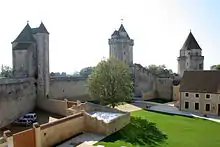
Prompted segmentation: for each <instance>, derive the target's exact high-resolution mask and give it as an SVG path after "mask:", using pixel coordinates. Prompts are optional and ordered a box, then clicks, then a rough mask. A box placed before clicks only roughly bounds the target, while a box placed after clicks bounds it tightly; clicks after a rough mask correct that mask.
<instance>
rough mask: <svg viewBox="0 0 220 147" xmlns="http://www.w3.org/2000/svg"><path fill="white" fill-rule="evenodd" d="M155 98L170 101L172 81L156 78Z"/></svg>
mask: <svg viewBox="0 0 220 147" xmlns="http://www.w3.org/2000/svg"><path fill="white" fill-rule="evenodd" d="M156 90H157V95H156V97H157V98H162V99H166V100H172V97H173V79H171V78H157V83H156Z"/></svg>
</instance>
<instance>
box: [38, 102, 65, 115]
mask: <svg viewBox="0 0 220 147" xmlns="http://www.w3.org/2000/svg"><path fill="white" fill-rule="evenodd" d="M37 107H38V108H40V109H42V110H44V111H46V112H50V113H54V114H58V115H62V116H66V115H67V113H66V110H67V101H66V100H56V99H45V98H38V99H37Z"/></svg>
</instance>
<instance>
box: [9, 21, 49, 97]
mask: <svg viewBox="0 0 220 147" xmlns="http://www.w3.org/2000/svg"><path fill="white" fill-rule="evenodd" d="M12 56H13V58H12V59H13V71H14V72H13V76H14V77H17V78H22V77H34V78H35V79H36V83H35V86H36V87H37V93H38V95H39V96H46V95H48V94H49V80H50V79H49V73H50V71H49V32H48V31H47V29H46V27H45V26H44V24H43V23H42V22H41V24H40V26H39V27H38V28H31V27H30V25H29V24H28V23H27V25H26V26H25V27H24V29H23V30H22V31H21V33H20V34H19V35H18V37H17V38H16V39H15V40H14V41H13V42H12Z"/></svg>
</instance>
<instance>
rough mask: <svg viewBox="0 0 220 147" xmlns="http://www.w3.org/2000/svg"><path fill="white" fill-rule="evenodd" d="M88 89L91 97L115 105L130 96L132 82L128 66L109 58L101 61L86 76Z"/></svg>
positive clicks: (102, 102)
mask: <svg viewBox="0 0 220 147" xmlns="http://www.w3.org/2000/svg"><path fill="white" fill-rule="evenodd" d="M87 83H88V89H89V92H90V95H91V97H92V98H99V99H100V102H101V104H105V105H106V104H109V105H110V106H111V107H113V108H114V107H115V106H117V105H119V104H120V102H124V101H129V100H131V97H132V90H133V83H132V78H131V76H130V71H129V68H128V66H127V65H126V64H125V63H124V62H122V61H119V60H116V59H114V58H110V59H108V60H103V61H101V62H100V63H99V64H98V65H97V67H96V68H95V69H94V71H93V72H92V74H91V75H90V76H89V78H88V81H87Z"/></svg>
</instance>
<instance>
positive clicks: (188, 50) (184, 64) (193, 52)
mask: <svg viewBox="0 0 220 147" xmlns="http://www.w3.org/2000/svg"><path fill="white" fill-rule="evenodd" d="M177 61H178V74H179V75H180V76H181V77H182V76H183V73H184V71H198V70H203V64H204V63H203V62H204V56H202V49H201V47H200V46H199V44H198V43H197V41H196V39H195V37H194V36H193V34H192V32H191V31H190V33H189V35H188V37H187V39H186V41H185V43H184V44H183V47H182V48H181V50H180V56H179V57H178V59H177Z"/></svg>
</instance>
